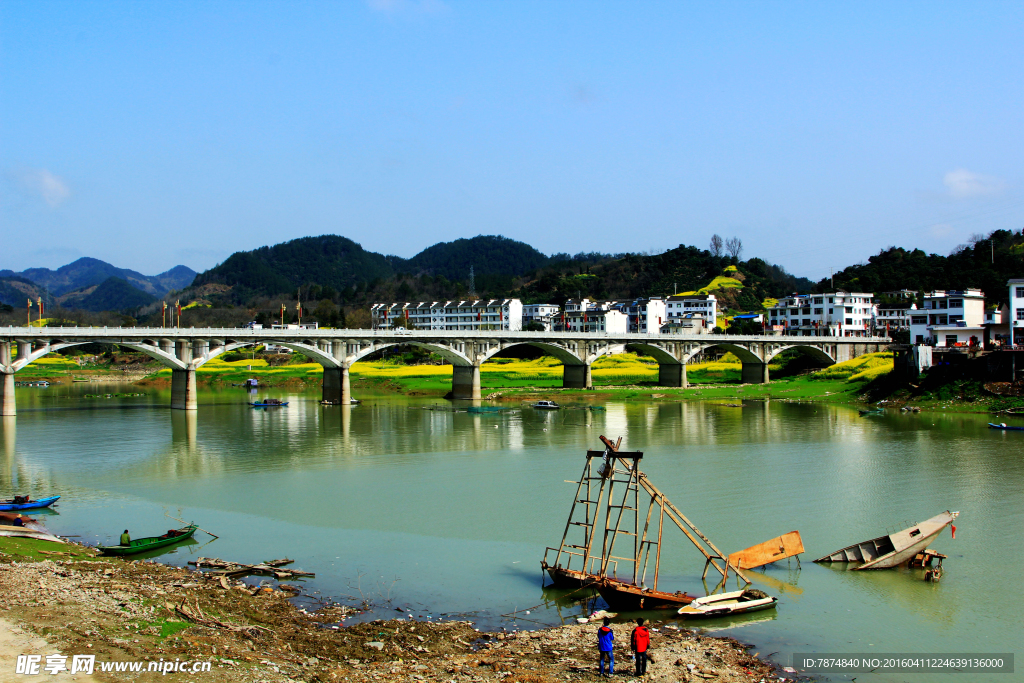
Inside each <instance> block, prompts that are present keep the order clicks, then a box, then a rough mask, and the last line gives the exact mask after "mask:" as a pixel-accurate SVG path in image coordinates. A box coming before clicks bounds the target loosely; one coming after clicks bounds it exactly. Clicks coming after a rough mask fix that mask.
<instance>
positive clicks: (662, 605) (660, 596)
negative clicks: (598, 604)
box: [595, 579, 696, 612]
mask: <svg viewBox="0 0 1024 683" xmlns="http://www.w3.org/2000/svg"><path fill="white" fill-rule="evenodd" d="M595 587H596V588H597V590H598V592H599V593H601V597H602V598H604V601H605V602H607V603H608V606H609V607H611V608H612V609H614V610H618V611H620V612H639V611H641V610H649V609H650V610H656V609H679V608H680V607H682V606H684V605H689V604H690V603H691V602H693V601H694V600H695V599H696V598H695V597H694V596H692V595H687V594H686V593H682V592H676V593H666V592H664V591H656V590H651V589H650V588H641V587H639V586H634V585H633V584H631V583H624V582H622V581H616V580H615V579H602V580H600V581H598V582H597V583H596V586H595Z"/></svg>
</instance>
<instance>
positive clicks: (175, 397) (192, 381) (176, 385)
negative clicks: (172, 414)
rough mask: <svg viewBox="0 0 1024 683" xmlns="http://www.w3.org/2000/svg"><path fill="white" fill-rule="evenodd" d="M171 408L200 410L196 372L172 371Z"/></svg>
mask: <svg viewBox="0 0 1024 683" xmlns="http://www.w3.org/2000/svg"><path fill="white" fill-rule="evenodd" d="M171 408H172V409H174V410H199V402H198V401H196V371H195V370H193V369H191V368H189V369H188V370H171Z"/></svg>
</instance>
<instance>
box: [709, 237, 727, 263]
mask: <svg viewBox="0 0 1024 683" xmlns="http://www.w3.org/2000/svg"><path fill="white" fill-rule="evenodd" d="M723 245H724V242H723V241H722V237H721V235H718V234H717V233H716V234H714V235H712V236H711V246H710V251H711V255H712V256H714V257H716V258H721V256H722V246H723Z"/></svg>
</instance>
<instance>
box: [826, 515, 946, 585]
mask: <svg viewBox="0 0 1024 683" xmlns="http://www.w3.org/2000/svg"><path fill="white" fill-rule="evenodd" d="M959 514H960V513H959V512H950V511H949V510H947V511H946V512H943V513H942V514H939V515H935V516H934V517H932V518H931V519H926V520H925V521H923V522H921V523H920V524H915V525H914V526H911V527H907V528H906V529H903V530H902V531H897V532H895V533H892V534H889V535H887V536H879V537H878V538H872V539H870V540H868V541H862V542H860V543H854V544H853V545H848V546H846V547H845V548H840V549H839V550H837V551H835V552H834V553H829V554H828V555H825V556H824V557H819V558H818V559H816V560H815V562H849V563H851V564H853V563H856V564H857V565H859V566H856V567H850V569H851V570H861V569H891V568H893V567H898V566H900V565H902V564H906V563H908V562H910V560H912V559H913V558H914V556H916V555H917V554H918V553H920V552H921V551H922V550H924V549H926V548H927V547H928V544H929V543H931V542H932V541H934V540H935V538H936V537H937V536H938V535H939V534H940V533H942V531H943V530H944V529H945V528H946V527H947V526H950V525H951V524H953V522H954V520H956V518H957V516H958V515H959ZM954 530H955V529H954Z"/></svg>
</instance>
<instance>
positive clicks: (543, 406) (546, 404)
mask: <svg viewBox="0 0 1024 683" xmlns="http://www.w3.org/2000/svg"><path fill="white" fill-rule="evenodd" d="M533 407H534V408H537V409H538V410H558V409H559V408H561V407H562V406H560V405H558V404H557V403H555V402H554V401H537V402H536V403H534V404H533Z"/></svg>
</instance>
